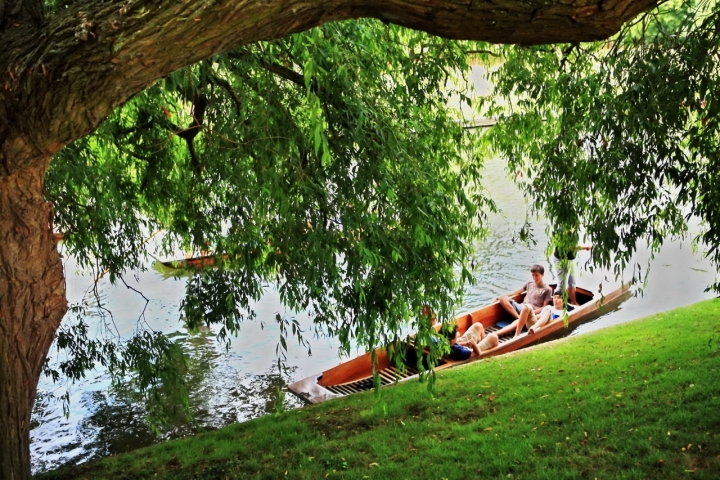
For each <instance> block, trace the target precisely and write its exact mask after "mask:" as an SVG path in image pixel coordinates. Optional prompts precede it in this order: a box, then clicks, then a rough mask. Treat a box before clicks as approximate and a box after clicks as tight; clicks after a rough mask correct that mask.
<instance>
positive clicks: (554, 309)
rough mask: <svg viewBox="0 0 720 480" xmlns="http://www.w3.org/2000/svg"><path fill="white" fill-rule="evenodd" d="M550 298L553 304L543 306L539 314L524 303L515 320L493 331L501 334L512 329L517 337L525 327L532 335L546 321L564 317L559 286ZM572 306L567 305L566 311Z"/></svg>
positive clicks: (564, 311) (570, 309)
mask: <svg viewBox="0 0 720 480" xmlns="http://www.w3.org/2000/svg"><path fill="white" fill-rule="evenodd" d="M552 299H553V304H552V305H547V306H545V307H543V309H542V310H541V312H540V314H539V315H536V314H535V310H534V309H532V308H531V307H529V306H528V305H524V306H523V309H522V312H520V317H519V318H518V319H517V320H515V321H514V322H513V323H511V324H510V325H508V326H507V327H505V328H501V329H500V330H498V331H497V332H495V333H497V335H498V336H503V335H507V334H508V333H512V331H513V330H514V331H515V336H516V337H517V336H518V335H520V333H522V331H523V328H525V327H527V331H528V335H532V334H534V333H535V332H536V331H537V330H538V329H539V328H540V327H542V326H543V325H545V324H546V323H548V322H550V321H555V320H557V319H559V318H562V317H564V316H565V313H566V310H565V308H564V305H565V302H564V301H563V294H562V290H560V289H559V288H558V289H555V292H554V293H553V297H552ZM574 308H575V307H573V306H572V305H568V308H567V311H568V312H570V311H572V310H574Z"/></svg>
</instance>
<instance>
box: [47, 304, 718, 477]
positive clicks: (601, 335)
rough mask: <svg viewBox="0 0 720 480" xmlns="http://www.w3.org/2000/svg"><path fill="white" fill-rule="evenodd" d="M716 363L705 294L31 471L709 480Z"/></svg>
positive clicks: (714, 318) (712, 307) (714, 331)
mask: <svg viewBox="0 0 720 480" xmlns="http://www.w3.org/2000/svg"><path fill="white" fill-rule="evenodd" d="M718 371H720V300H710V301H706V302H701V303H698V304H696V305H692V306H690V307H684V308H680V309H677V310H672V311H669V312H665V313H663V314H659V315H654V316H652V317H648V318H646V319H643V320H641V321H637V322H631V323H628V324H625V325H622V326H617V327H613V328H609V329H604V330H600V331H597V332H594V333H590V334H587V335H582V336H578V337H573V338H570V339H568V340H567V341H564V342H560V343H556V344H546V345H543V346H541V347H538V348H535V349H532V350H529V351H526V352H522V353H518V354H515V355H512V356H507V357H500V358H494V359H491V360H488V361H483V362H479V363H477V364H472V365H469V366H467V367H465V368H459V369H455V370H451V371H447V372H443V373H442V374H440V375H439V377H440V379H439V380H440V381H439V382H437V384H436V388H435V391H434V393H433V394H432V395H431V394H430V393H428V392H427V389H426V388H425V386H424V385H419V384H418V383H417V382H407V383H404V384H401V385H398V386H395V387H391V388H388V389H384V390H383V391H382V398H381V400H380V401H378V400H377V399H376V397H375V396H374V395H373V394H372V393H368V394H362V395H356V396H352V397H348V398H345V399H341V400H338V401H333V402H329V403H327V404H323V405H318V406H313V407H308V408H304V409H302V410H299V411H294V412H289V413H285V414H281V415H277V416H269V417H264V418H260V419H257V420H253V421H250V422H246V423H243V424H238V425H234V426H231V427H228V428H225V429H223V430H220V431H216V432H209V433H206V434H201V435H197V436H195V437H191V438H187V439H183V440H178V441H172V442H167V443H165V444H161V445H158V446H154V447H149V448H144V449H141V450H137V451H136V452H132V453H130V454H125V455H120V456H117V457H113V458H108V459H104V460H101V461H98V462H92V463H90V464H86V465H81V466H78V467H72V468H67V469H61V470H58V471H55V472H50V473H49V474H46V475H43V476H41V478H44V479H50V478H62V479H71V478H112V479H113V480H118V479H122V478H172V479H173V480H180V479H185V478H188V479H189V478H243V477H251V478H280V477H285V476H286V475H287V477H288V478H324V477H326V475H327V478H333V477H342V478H468V477H477V476H487V477H493V478H498V477H503V478H507V477H511V476H513V477H515V478H528V477H531V478H548V479H559V478H581V477H588V478H595V477H597V478H661V477H662V478H678V477H684V476H686V475H689V474H691V475H693V478H713V477H714V476H715V475H716V474H717V472H718V471H720V378H719V377H718ZM690 472H692V473H690Z"/></svg>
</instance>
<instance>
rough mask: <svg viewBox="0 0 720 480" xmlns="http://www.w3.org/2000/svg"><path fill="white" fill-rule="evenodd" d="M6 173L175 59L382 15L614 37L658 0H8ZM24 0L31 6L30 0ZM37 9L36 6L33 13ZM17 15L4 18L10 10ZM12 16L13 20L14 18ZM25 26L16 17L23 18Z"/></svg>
mask: <svg viewBox="0 0 720 480" xmlns="http://www.w3.org/2000/svg"><path fill="white" fill-rule="evenodd" d="M0 1H2V2H3V3H2V5H3V8H4V10H3V11H4V14H3V17H2V18H3V22H4V23H3V25H4V28H2V30H0V52H3V54H2V56H0V172H4V173H0V175H3V174H5V175H6V174H8V173H10V172H13V171H16V170H17V169H19V168H22V167H23V166H26V165H28V164H29V163H32V162H33V161H34V159H36V158H41V157H42V156H43V155H52V154H54V153H56V152H57V151H58V150H59V149H60V148H62V147H63V146H64V145H66V144H67V143H68V142H70V141H72V140H74V139H77V138H79V137H82V136H84V135H86V134H88V133H90V132H91V131H92V130H93V129H95V128H96V127H97V126H98V125H99V123H100V122H101V121H102V120H103V119H104V118H105V117H106V116H107V115H108V114H109V113H110V112H111V111H112V110H113V109H114V108H115V107H117V106H119V105H121V104H123V103H124V102H126V101H127V100H128V99H129V98H130V97H131V96H133V95H135V94H136V93H138V92H140V91H142V90H143V89H145V88H146V87H148V86H149V85H151V84H152V83H153V82H154V81H156V80H157V79H158V78H161V77H163V76H164V75H167V74H169V73H171V72H173V71H175V70H177V69H179V68H182V67H184V66H187V65H190V64H192V63H195V62H197V61H200V60H202V59H205V58H208V57H210V56H212V55H214V54H216V53H220V52H224V51H227V50H230V49H232V48H234V47H237V46H239V45H243V44H248V43H251V42H256V41H259V40H268V39H275V38H279V37H283V36H285V35H288V34H290V33H293V32H298V31H301V30H305V29H308V28H311V27H314V26H317V25H320V24H322V23H325V22H329V21H334V20H342V19H350V18H359V17H374V18H378V19H381V20H383V21H388V22H393V23H397V24H400V25H404V26H409V27H412V28H417V29H422V30H426V31H428V32H430V33H435V34H439V35H443V36H446V37H452V38H467V39H481V40H489V41H492V42H500V43H521V44H536V43H544V42H568V41H580V40H593V39H600V38H606V37H608V36H610V35H612V34H613V33H615V32H616V31H617V30H618V29H619V28H620V26H621V25H622V23H623V22H624V21H626V20H628V19H630V18H632V17H634V16H635V15H637V14H638V13H640V12H642V11H645V10H648V9H649V8H651V7H653V6H654V5H655V4H656V0H576V1H575V2H572V3H569V4H568V2H566V1H565V0H551V3H547V1H545V0H528V1H521V0H500V1H497V0H465V1H457V0H434V1H433V0H274V1H272V2H268V1H264V0H263V1H261V0H217V1H214V2H208V1H206V0H185V1H178V0H79V1H78V3H76V4H74V5H73V6H71V7H69V8H67V9H64V10H63V11H62V12H60V13H58V14H56V15H53V16H50V17H49V18H47V19H46V20H45V22H44V23H43V24H42V26H41V27H33V26H32V25H31V24H32V23H33V22H34V21H35V20H34V18H36V17H37V15H35V14H31V13H25V14H23V15H21V16H19V17H16V16H13V15H14V14H12V13H11V14H8V12H10V11H13V12H14V11H15V10H12V9H11V10H8V8H9V7H8V6H13V5H23V6H25V5H39V4H38V3H32V2H38V1H40V0H0ZM26 1H27V2H28V3H27V4H26V3H25V2H26ZM31 10H33V9H32V8H30V9H29V10H27V11H28V12H29V11H31ZM16 18H17V19H18V22H19V23H18V22H15V23H12V24H8V23H7V19H16ZM13 21H14V20H13ZM16 23H17V26H15V24H16Z"/></svg>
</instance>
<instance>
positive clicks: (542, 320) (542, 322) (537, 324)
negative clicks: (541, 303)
mask: <svg viewBox="0 0 720 480" xmlns="http://www.w3.org/2000/svg"><path fill="white" fill-rule="evenodd" d="M548 320H550V312H549V311H548V310H543V312H542V313H541V314H540V318H538V321H537V322H535V324H534V325H533V326H532V327H530V328H528V335H532V334H534V333H535V332H536V331H537V329H538V328H540V327H542V326H543V325H545V324H546V323H547V322H548Z"/></svg>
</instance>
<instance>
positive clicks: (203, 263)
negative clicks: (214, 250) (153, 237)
mask: <svg viewBox="0 0 720 480" xmlns="http://www.w3.org/2000/svg"><path fill="white" fill-rule="evenodd" d="M226 258H227V255H223V259H226ZM217 260H218V256H217V255H203V256H202V257H192V258H183V259H182V260H170V261H167V262H160V263H161V264H162V265H163V266H165V267H167V268H171V269H173V270H185V269H189V268H196V269H200V268H203V267H212V266H214V265H215V262H217Z"/></svg>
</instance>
